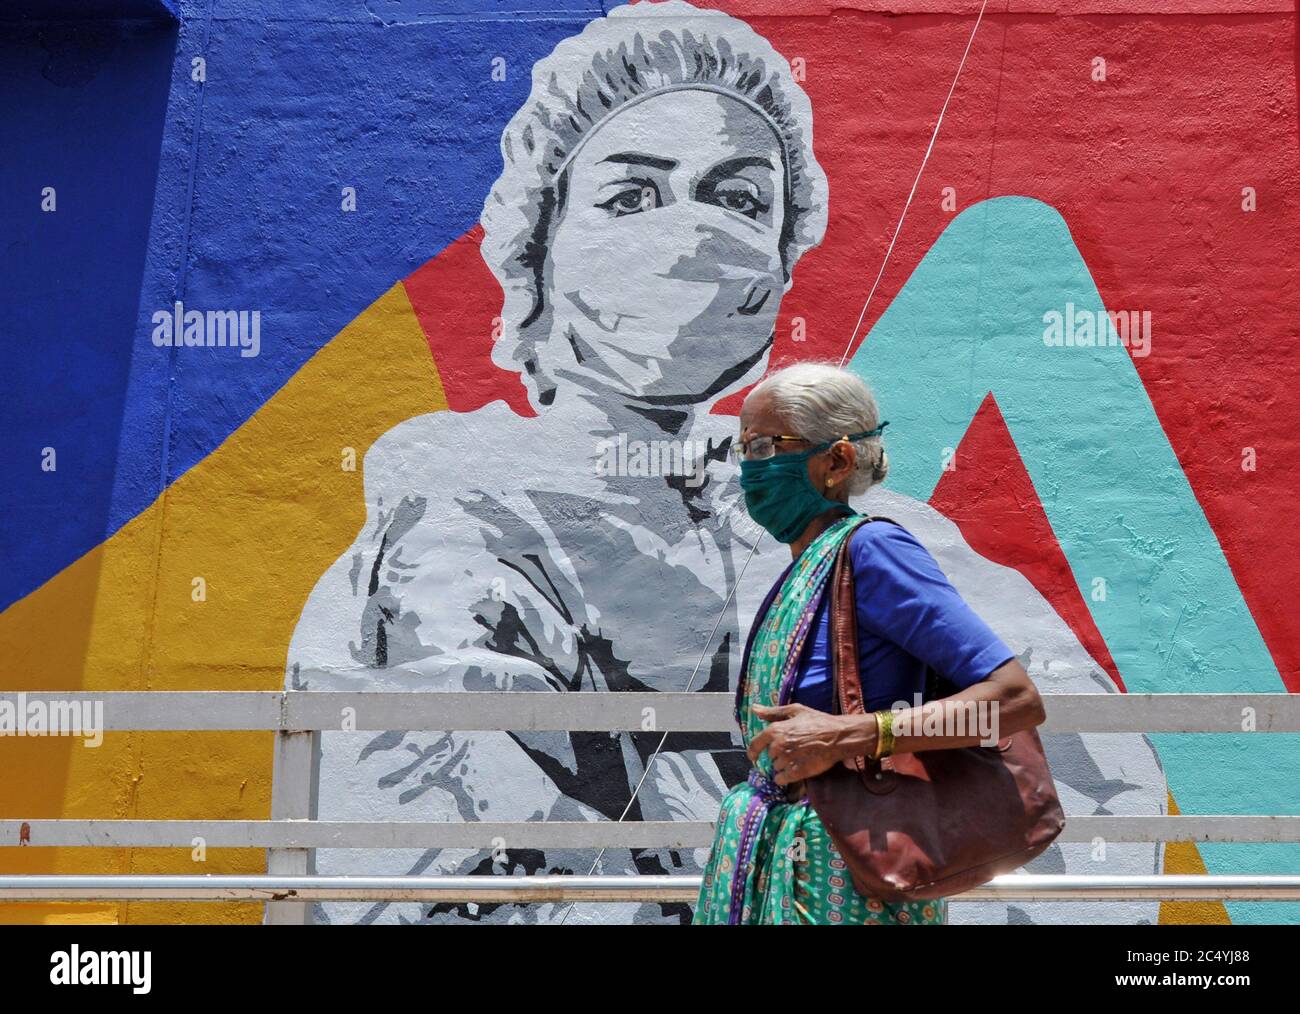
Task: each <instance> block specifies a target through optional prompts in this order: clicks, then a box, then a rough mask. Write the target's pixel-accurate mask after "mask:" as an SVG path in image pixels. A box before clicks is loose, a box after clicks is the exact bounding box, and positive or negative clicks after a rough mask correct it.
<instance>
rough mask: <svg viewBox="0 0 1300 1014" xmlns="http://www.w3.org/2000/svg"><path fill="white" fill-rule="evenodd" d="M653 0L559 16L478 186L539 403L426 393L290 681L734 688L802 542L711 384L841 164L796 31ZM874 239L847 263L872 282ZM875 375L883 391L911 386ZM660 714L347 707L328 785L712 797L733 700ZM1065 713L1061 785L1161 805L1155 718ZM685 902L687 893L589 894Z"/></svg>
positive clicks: (1037, 910)
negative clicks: (762, 531)
mask: <svg viewBox="0 0 1300 1014" xmlns="http://www.w3.org/2000/svg"><path fill="white" fill-rule="evenodd" d="M655 11H656V13H655V14H654V15H653V16H647V15H645V14H638V11H637V8H636V7H621V8H617V9H616V10H614V11H612V12H611V13H610V14H609V15H607V16H606V17H604V18H599V19H596V20H594V21H592V22H591V23H590V24H589V25H588V26H587V27H586V28H585V29H584V30H583V31H582V32H581V33H580V34H579V35H577V36H575V37H573V38H569V39H566V40H564V41H563V42H561V43H560V44H559V45H558V46H557V47H556V49H555V51H554V52H553V53H552V54H550V55H549V56H547V57H545V58H544V59H543V60H542V61H540V62H539V64H538V65H537V67H536V68H535V69H534V76H533V81H534V88H533V91H532V94H530V96H529V97H528V100H527V101H526V102H525V103H524V105H523V106H522V107H521V108H520V110H519V111H518V113H516V115H515V116H514V117H513V118H512V120H511V121H510V123H509V124H508V125H507V127H506V129H505V132H504V134H503V137H502V144H501V154H502V161H503V170H502V173H501V176H500V177H499V178H498V180H497V181H496V183H495V184H494V186H493V187H492V190H491V192H490V193H489V194H488V195H487V199H486V201H485V204H484V211H483V217H482V225H483V231H484V235H483V242H482V246H481V252H482V255H483V257H484V260H485V261H486V263H487V264H488V266H489V267H490V268H491V269H492V271H493V273H494V275H495V276H496V278H497V279H498V281H499V282H500V284H501V288H502V293H503V306H502V313H501V317H502V320H503V322H504V324H503V329H502V333H501V336H500V338H499V339H498V340H497V341H496V343H495V344H494V345H493V348H492V356H493V360H494V362H495V363H496V364H497V365H498V366H500V367H502V368H503V369H505V370H510V371H514V372H515V373H516V374H517V375H518V376H519V377H520V379H521V380H522V382H523V383H524V385H525V387H526V388H527V390H528V394H529V398H530V401H531V403H532V406H533V408H534V410H535V412H536V415H535V417H532V418H525V417H522V416H520V415H518V414H516V413H514V412H513V411H511V410H510V409H509V408H508V407H507V406H506V405H505V403H504V402H502V401H496V402H492V403H490V404H488V405H486V406H484V407H483V408H480V409H478V410H476V411H473V412H465V413H457V412H451V411H443V412H435V413H432V414H429V415H424V416H418V417H415V418H412V419H408V420H406V421H404V422H402V423H400V424H398V425H397V426H395V427H393V428H392V429H391V430H390V431H389V432H388V433H386V434H385V435H384V436H383V437H382V438H380V440H378V441H377V442H376V443H375V444H374V446H373V447H372V448H371V449H370V450H369V452H368V453H367V454H366V458H365V465H364V475H365V484H366V509H367V519H366V522H365V524H364V526H363V527H362V530H361V532H360V533H359V534H358V536H357V538H356V540H355V542H354V544H353V545H352V546H351V547H349V548H348V549H347V550H346V551H345V552H344V553H343V554H342V555H341V556H340V557H339V559H338V560H337V561H336V563H335V564H334V565H333V566H332V567H331V568H330V569H329V570H328V571H327V572H326V573H325V574H324V575H322V576H321V578H320V580H319V581H318V582H317V584H316V587H315V588H314V590H313V591H312V593H311V595H310V597H309V599H308V601H307V603H306V605H305V607H304V609H303V613H302V617H301V618H300V620H299V623H298V626H297V628H296V629H295V632H294V636H293V640H292V643H291V646H290V655H289V660H288V662H289V676H288V678H287V683H288V685H289V686H290V687H291V688H295V689H310V690H349V691H358V690H373V691H393V690H396V691H412V692H439V691H466V690H470V691H474V690H487V691H494V690H515V691H531V692H538V693H565V692H569V691H599V692H611V691H613V692H618V691H625V690H630V691H677V692H680V691H683V690H686V689H688V688H689V689H692V690H703V691H712V692H726V691H731V690H734V688H735V686H736V683H737V678H738V675H739V674H738V667H739V663H740V655H741V651H740V648H741V647H742V646H743V644H744V640H743V639H744V636H745V634H746V633H747V632H748V629H749V626H750V624H751V622H752V619H753V616H754V613H755V610H756V609H757V607H758V605H759V603H760V601H761V599H762V597H763V594H764V593H765V592H766V591H767V589H768V587H769V586H770V585H771V583H772V581H773V580H775V578H776V577H777V576H778V575H779V574H780V573H781V571H782V570H783V569H784V568H785V565H786V564H787V563H788V562H789V554H788V551H786V548H785V547H784V546H781V545H780V544H777V543H775V542H774V541H773V540H771V539H766V540H759V541H757V542H756V536H757V534H758V529H757V526H755V525H754V524H753V523H752V522H751V521H750V520H749V519H748V518H747V516H746V515H745V511H744V507H743V502H742V500H741V491H740V488H739V484H738V474H739V468H738V466H737V465H736V464H735V463H734V462H732V461H731V460H729V458H728V454H727V451H728V448H729V447H730V446H731V444H732V442H733V441H734V440H735V438H736V420H735V418H734V416H727V415H723V414H718V415H714V414H712V412H711V409H712V408H713V406H714V405H715V404H717V403H718V402H719V401H720V400H721V399H723V398H726V397H728V396H730V395H733V394H735V393H737V392H739V391H741V390H743V389H745V388H747V387H749V386H751V385H752V384H753V383H755V382H756V381H757V380H759V379H760V378H761V377H762V376H763V374H764V373H765V372H766V371H767V368H768V365H769V356H770V353H771V349H772V343H773V331H774V325H775V321H776V315H777V312H778V309H779V307H780V304H781V300H782V298H783V297H784V294H785V292H786V291H787V290H788V289H789V288H790V286H791V285H792V284H793V281H794V273H795V270H796V266H797V264H798V262H799V259H800V258H801V257H802V255H803V254H804V253H806V252H807V251H808V250H809V249H811V248H812V247H814V246H816V245H817V244H818V243H819V242H820V241H821V238H822V235H823V232H824V231H825V227H826V215H827V207H828V188H827V181H826V178H825V174H824V173H823V171H822V169H821V167H820V166H819V165H818V162H817V159H816V157H815V154H814V151H813V145H812V138H813V119H812V109H811V106H810V104H809V100H808V97H807V95H806V94H805V93H804V92H803V90H802V89H801V88H800V86H799V85H798V84H797V83H796V82H795V81H794V80H793V78H792V77H791V74H790V70H789V64H788V62H787V61H786V60H785V59H784V58H783V57H782V56H781V55H779V54H778V53H776V52H775V51H774V50H773V49H772V47H771V46H770V44H769V43H768V42H767V41H766V40H764V39H763V38H761V37H760V36H759V35H757V34H756V33H755V32H754V31H753V29H752V28H750V27H749V26H748V25H747V24H745V23H744V22H743V21H740V20H738V19H736V18H732V17H729V16H727V15H723V14H719V13H717V12H712V11H702V10H698V9H696V8H694V7H691V6H690V5H688V4H686V3H683V2H671V3H667V4H662V5H656V8H655ZM592 111H599V112H598V114H593V112H592ZM851 182H853V181H847V182H846V186H847V185H848V183H851ZM850 270H851V271H852V272H856V268H855V269H848V268H846V278H845V285H844V289H845V291H847V292H851V293H853V294H854V296H855V298H856V296H857V289H858V288H859V287H860V284H859V283H860V282H861V279H859V278H858V277H857V275H856V273H848V272H850ZM484 329H485V333H486V331H487V330H488V325H487V324H485V328H484ZM435 358H436V353H435ZM868 379H869V378H868ZM878 393H879V395H880V397H881V400H882V402H883V403H884V404H885V405H886V406H887V405H888V400H889V392H888V391H882V392H878ZM613 437H618V438H625V439H626V440H627V441H628V442H629V443H631V442H633V441H646V442H653V441H662V440H664V439H665V438H672V439H674V440H677V441H680V443H681V445H682V446H687V447H691V448H698V449H700V450H699V451H698V452H697V453H696V454H695V456H694V460H693V461H691V462H690V463H689V465H688V467H686V468H685V472H686V476H683V475H680V474H661V475H657V476H651V477H646V476H644V475H626V474H618V473H617V471H613V472H611V471H610V470H608V469H602V468H600V467H598V466H599V459H600V456H601V451H600V448H601V447H602V446H605V447H608V445H609V442H610V440H611V438H613ZM467 449H472V453H473V456H474V467H473V469H472V470H467V469H466V468H465V455H466V451H467ZM688 476H689V477H691V478H690V479H689V480H688V478H687V477H688ZM854 506H855V507H857V508H858V509H860V510H869V511H871V512H872V513H878V514H884V515H886V516H888V517H891V518H894V519H895V520H896V521H898V522H900V523H901V524H903V525H904V526H905V527H907V528H908V529H909V530H910V531H911V532H913V533H914V534H915V535H916V536H917V537H918V538H919V539H920V540H921V541H922V542H923V543H924V544H925V545H926V546H927V548H929V549H930V550H931V552H932V553H933V554H934V555H935V557H936V558H937V559H938V560H939V562H940V564H941V566H942V567H943V569H944V570H945V572H946V573H947V574H948V576H949V577H950V579H951V580H952V581H953V583H954V584H955V585H956V586H957V588H958V590H959V591H960V592H961V593H962V595H963V596H964V597H965V598H966V599H967V601H968V602H970V604H971V605H972V606H973V607H974V608H975V609H976V610H977V611H978V612H979V613H980V614H981V616H983V617H984V618H985V619H986V620H987V621H988V622H989V624H990V625H991V626H992V627H993V628H994V630H995V631H996V632H997V633H998V635H999V636H1000V637H1002V638H1003V639H1004V640H1005V641H1006V642H1007V643H1008V644H1009V645H1011V646H1012V648H1013V649H1014V650H1016V651H1018V652H1021V653H1022V655H1021V660H1022V662H1023V664H1025V666H1026V668H1027V669H1028V670H1029V671H1030V673H1031V675H1032V676H1034V678H1035V680H1036V682H1037V684H1038V686H1039V689H1040V690H1041V691H1042V692H1044V693H1049V692H1092V693H1095V692H1116V688H1115V687H1114V686H1113V684H1112V683H1111V682H1110V680H1109V679H1108V678H1107V677H1106V676H1105V675H1104V674H1103V673H1102V672H1101V670H1100V669H1099V667H1098V666H1096V664H1095V663H1094V662H1093V661H1092V659H1091V658H1090V657H1089V656H1088V654H1087V652H1086V651H1085V650H1084V649H1083V647H1082V646H1081V645H1080V644H1079V642H1078V640H1077V639H1076V638H1075V637H1074V635H1073V634H1072V633H1071V631H1070V629H1069V627H1068V626H1067V625H1066V624H1065V623H1064V622H1063V621H1062V620H1061V619H1060V617H1059V616H1057V615H1056V613H1055V612H1054V611H1053V610H1052V609H1051V607H1050V606H1049V605H1048V603H1047V602H1046V601H1045V600H1044V599H1043V598H1042V596H1041V595H1039V594H1038V593H1037V592H1036V591H1035V590H1034V588H1033V586H1032V585H1030V584H1029V582H1028V581H1027V580H1025V579H1024V578H1023V577H1022V576H1021V575H1020V574H1019V573H1018V572H1016V571H1014V570H1012V569H1010V568H1005V567H1000V566H997V565H995V564H993V563H991V562H990V561H988V560H986V559H984V558H983V557H981V556H979V555H978V554H976V553H975V552H973V551H972V550H970V549H969V547H967V546H966V544H965V542H964V540H963V539H962V538H961V535H960V533H959V532H958V531H957V529H956V527H955V526H954V525H953V524H951V523H950V522H948V521H947V519H945V518H943V517H942V516H941V515H939V514H938V513H937V512H936V511H934V510H933V509H932V508H930V507H929V506H928V505H926V504H924V503H922V502H919V501H916V500H912V499H910V498H907V497H903V496H900V495H897V494H893V493H891V492H889V491H888V490H886V489H883V488H873V489H871V490H870V491H869V492H868V494H867V498H866V500H865V501H864V500H863V499H862V498H859V499H858V500H855V501H854ZM756 544H757V549H756V550H754V547H755V545H756ZM751 550H754V552H753V555H752V557H751ZM746 561H748V563H747V562H746ZM742 567H745V568H746V569H745V572H744V578H743V580H738V576H739V574H740V571H741V568H742ZM733 590H734V594H733ZM660 740H661V734H660V733H658V732H650V731H648V732H636V733H560V732H486V733H485V732H473V731H471V732H459V731H445V732H427V733H421V732H386V733H379V734H375V733H360V732H352V733H349V732H327V733H324V734H323V736H322V755H321V764H320V771H321V773H320V784H319V817H320V819H322V820H385V821H412V820H428V821H438V820H457V821H475V820H477V821H494V822H495V821H506V822H510V821H535V820H551V821H573V820H583V821H593V820H617V819H619V818H620V817H623V816H624V811H625V810H626V811H627V812H626V817H625V819H627V820H630V821H635V820H689V821H702V822H709V821H712V820H714V819H715V818H716V816H717V813H718V804H719V802H720V800H721V799H722V797H723V796H724V795H725V794H726V792H727V790H728V788H729V787H730V786H731V785H733V784H735V783H736V782H738V781H740V780H741V779H743V778H744V777H745V775H746V773H747V771H748V768H749V763H748V759H747V758H746V757H745V754H744V751H743V750H742V749H741V748H740V740H739V734H738V732H730V733H726V732H722V733H712V734H703V733H690V734H687V733H674V734H671V735H669V736H668V738H667V741H666V743H665V745H664V748H663V751H662V752H661V753H659V754H657V755H656V753H655V750H656V748H657V747H658V746H659V744H660ZM1045 740H1046V743H1045V745H1046V747H1047V750H1048V754H1049V760H1050V761H1051V763H1052V769H1053V772H1054V774H1056V776H1057V778H1058V782H1059V788H1060V791H1061V796H1062V800H1063V802H1064V804H1065V807H1066V810H1067V812H1071V813H1089V812H1098V813H1101V812H1108V813H1163V812H1164V808H1165V804H1166V795H1165V785H1164V780H1163V776H1162V774H1161V772H1160V768H1159V764H1158V762H1157V760H1156V758H1155V756H1154V753H1153V752H1152V750H1151V748H1150V745H1149V744H1148V743H1147V742H1146V740H1145V739H1144V738H1143V737H1141V736H1130V737H1122V736H1106V737H1089V736H1074V737H1050V736H1049V737H1045ZM1099 740H1100V741H1101V744H1100V745H1099V743H1098V741H1099ZM1054 744H1055V745H1054ZM638 785H640V789H639V791H635V795H634V790H636V787H637V786H638ZM593 857H594V853H593V852H590V851H583V850H562V849H547V850H530V849H518V848H512V847H511V846H510V843H509V842H506V843H505V847H504V849H502V850H500V851H498V852H487V851H480V850H475V849H441V850H437V849H429V850H410V849H406V850H402V849H394V850H338V849H323V850H319V851H318V852H317V868H318V870H319V871H320V872H322V873H353V874H362V873H369V874H380V873H392V874H405V873H426V874H432V873H439V872H441V873H448V874H462V875H463V874H469V873H497V874H502V873H511V872H547V871H557V872H578V873H586V872H587V871H588V869H589V868H590V865H591V862H592V860H593ZM706 858H707V856H706V855H705V850H704V849H689V848H688V849H608V850H607V851H606V852H605V854H604V858H603V861H602V864H601V867H600V869H599V870H598V871H597V872H599V873H607V874H622V873H627V874H635V873H643V874H644V873H680V874H699V873H701V872H702V869H703V865H704V861H705V859H706ZM1032 869H1033V871H1035V872H1078V873H1098V872H1107V873H1152V872H1158V871H1159V869H1160V847H1159V846H1158V845H1156V844H1139V845H1120V844H1117V845H1112V846H1111V847H1110V848H1109V850H1108V858H1107V861H1106V862H1105V863H1101V864H1098V863H1096V862H1094V861H1093V859H1092V857H1091V855H1090V854H1089V846H1087V845H1086V844H1082V845H1079V846H1074V845H1072V844H1071V843H1064V844H1059V845H1054V846H1053V848H1052V849H1051V850H1049V851H1048V852H1047V853H1045V854H1044V855H1043V856H1041V857H1039V859H1038V860H1036V861H1035V863H1034V864H1032ZM1100 906H1102V907H1096V906H1094V907H1093V909H1092V910H1090V911H1083V909H1087V908H1088V906H1087V905H1082V904H1076V905H1075V906H1074V908H1073V909H1071V908H1070V907H1069V906H1062V905H1050V904H1025V905H1022V906H1018V907H1016V906H1008V905H1005V904H998V903H981V904H979V905H970V904H967V905H962V904H961V903H957V902H955V903H954V904H953V906H952V908H951V912H952V919H953V921H955V922H956V921H963V919H964V918H969V919H970V921H983V922H1006V921H1043V922H1048V921H1051V922H1063V921H1084V922H1086V921H1098V922H1110V921H1117V920H1118V921H1122V922H1123V921H1127V922H1142V921H1150V922H1154V921H1155V917H1156V912H1157V907H1156V905H1155V904H1154V903H1150V904H1147V903H1136V904H1130V903H1122V902H1120V903H1114V902H1106V903H1100ZM568 908H569V906H567V905H559V906H554V905H495V906H493V905H488V906H468V905H438V906H433V907H432V908H430V907H427V906H419V905H415V904H379V905H367V904H347V903H338V904H325V905H320V906H317V907H316V917H317V918H318V919H320V920H323V921H335V922H337V921H363V922H372V921H382V922H446V921H458V920H475V921H514V922H550V921H558V920H559V919H560V918H562V917H563V916H564V914H565V912H566V910H568ZM963 912H966V913H967V915H966V916H963V914H962V913H963ZM689 918H690V912H689V908H688V906H686V905H681V904H673V905H659V904H649V903H647V904H635V903H633V904H595V903H584V904H579V905H577V906H575V907H573V908H572V910H571V911H569V913H568V921H570V922H582V921H609V922H629V921H638V922H656V921H662V922H687V921H689Z"/></svg>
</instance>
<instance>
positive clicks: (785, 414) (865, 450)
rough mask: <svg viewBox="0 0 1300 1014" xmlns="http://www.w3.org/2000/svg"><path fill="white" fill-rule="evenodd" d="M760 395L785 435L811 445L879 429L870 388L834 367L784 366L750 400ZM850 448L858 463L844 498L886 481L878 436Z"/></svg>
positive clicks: (885, 464) (885, 459)
mask: <svg viewBox="0 0 1300 1014" xmlns="http://www.w3.org/2000/svg"><path fill="white" fill-rule="evenodd" d="M760 391H765V392H767V393H768V394H769V395H770V396H771V398H772V404H773V405H774V406H775V408H776V411H777V413H778V414H779V415H780V416H781V418H782V419H784V420H785V423H786V425H787V426H789V427H790V434H789V435H790V436H796V437H803V438H804V439H805V440H810V441H812V442H813V443H821V442H822V441H824V440H834V439H835V438H836V437H842V436H844V435H845V434H847V433H861V432H862V431H863V430H874V429H875V428H876V427H877V426H879V425H880V409H879V407H878V406H877V405H876V397H875V395H874V394H872V393H871V388H870V387H868V386H867V385H866V383H865V382H864V381H863V379H862V378H861V377H859V376H858V375H857V374H856V373H853V372H852V371H851V370H846V369H844V368H843V367H840V366H837V365H835V364H833V363H818V362H807V363H795V364H794V365H793V366H787V367H785V368H784V369H781V370H777V371H776V372H775V373H771V374H769V375H768V376H767V377H765V378H764V379H763V380H762V381H761V382H759V383H758V384H757V385H756V386H755V387H754V389H753V390H752V391H750V397H753V395H755V394H758V393H759V392H760ZM852 443H853V446H854V447H856V448H857V450H858V460H857V466H856V468H855V469H854V472H853V478H852V479H850V480H849V494H850V495H851V496H858V495H860V494H862V493H865V492H866V491H867V490H869V489H870V488H871V487H872V486H874V485H876V484H877V483H881V482H884V481H885V477H886V476H887V475H888V474H889V456H888V455H887V454H886V453H885V444H884V441H883V440H882V439H881V438H880V437H878V436H876V437H863V438H862V439H860V440H854V441H852Z"/></svg>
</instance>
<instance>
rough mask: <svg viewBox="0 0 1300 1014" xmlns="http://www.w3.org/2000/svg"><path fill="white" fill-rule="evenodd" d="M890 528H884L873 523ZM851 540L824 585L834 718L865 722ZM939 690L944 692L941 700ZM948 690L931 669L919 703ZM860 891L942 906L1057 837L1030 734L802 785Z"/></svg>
mask: <svg viewBox="0 0 1300 1014" xmlns="http://www.w3.org/2000/svg"><path fill="white" fill-rule="evenodd" d="M871 520H872V521H876V520H879V521H888V520H889V519H888V518H872V519H871ZM849 542H850V540H849V539H845V540H844V544H843V545H842V546H841V548H840V552H839V555H838V556H837V558H836V561H835V569H834V571H833V572H832V575H831V587H830V594H831V603H830V609H831V646H832V652H831V654H832V659H833V662H832V674H833V678H834V681H835V698H836V705H837V708H836V710H837V712H838V713H840V714H854V713H857V714H865V713H866V709H865V707H864V704H863V695H862V682H861V678H860V676H859V673H858V635H857V598H856V597H855V595H854V593H853V566H852V563H851V561H850V558H849ZM945 684H946V685H947V687H946V688H947V689H948V691H949V692H944V691H945ZM955 690H956V688H955V687H953V686H952V685H951V684H947V681H946V680H944V679H943V678H942V677H941V676H939V675H938V674H937V673H935V672H934V671H933V670H929V671H928V675H927V693H926V695H925V698H924V699H926V700H933V699H936V698H938V697H944V696H949V694H950V693H951V692H955ZM804 788H805V792H806V794H807V797H808V801H809V803H810V804H811V805H812V807H813V809H814V810H816V811H817V815H818V816H819V817H820V818H821V821H822V823H823V824H824V825H825V827H826V830H827V831H828V832H829V834H830V836H831V840H832V841H833V842H834V844H835V847H836V849H837V850H838V851H839V853H840V855H841V856H842V857H843V858H844V861H845V862H846V863H847V864H848V867H849V871H850V873H851V875H852V878H853V886H854V887H855V888H857V890H858V893H860V894H863V895H866V896H868V897H874V898H879V899H881V900H883V901H915V900H919V899H932V898H942V897H947V896H948V895H952V894H958V893H960V892H962V891H968V890H970V889H971V888H972V887H977V886H979V885H980V884H983V883H986V882H988V881H989V880H991V879H992V878H993V877H995V876H997V875H998V874H1000V873H1009V872H1011V871H1012V870H1014V869H1016V868H1017V867H1019V866H1023V865H1024V864H1025V863H1027V862H1029V861H1030V860H1031V859H1033V858H1034V857H1035V856H1037V855H1039V854H1040V853H1041V852H1043V851H1044V850H1045V849H1046V848H1047V847H1048V846H1049V845H1051V843H1052V841H1053V840H1054V839H1055V838H1056V836H1057V835H1059V834H1060V833H1061V830H1062V829H1063V828H1064V827H1065V816H1064V814H1063V813H1062V812H1061V803H1060V800H1059V799H1058V798H1057V795H1056V787H1055V785H1054V784H1053V782H1052V773H1051V771H1050V770H1049V769H1048V766H1047V758H1046V756H1044V754H1043V745H1042V742H1041V741H1040V740H1039V738H1038V731H1037V730H1036V729H1026V730H1025V731H1023V732H1017V733H1015V734H1013V735H1011V736H1006V737H1003V738H1002V739H1000V740H999V741H998V743H997V745H996V746H968V747H957V748H953V749H948V750H925V751H922V752H921V753H903V754H896V755H889V756H886V757H883V758H881V759H880V760H879V761H873V760H871V759H870V758H867V757H854V758H851V759H849V760H846V761H842V762H840V763H838V764H836V765H835V766H834V767H832V768H830V769H829V770H827V771H826V772H825V773H823V774H821V775H818V776H817V777H816V778H811V779H808V780H807V781H806V782H805V783H804Z"/></svg>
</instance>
